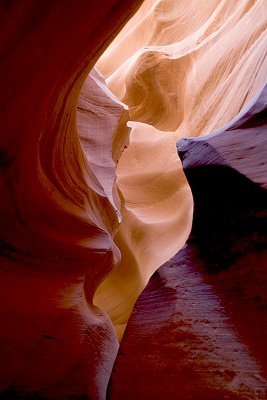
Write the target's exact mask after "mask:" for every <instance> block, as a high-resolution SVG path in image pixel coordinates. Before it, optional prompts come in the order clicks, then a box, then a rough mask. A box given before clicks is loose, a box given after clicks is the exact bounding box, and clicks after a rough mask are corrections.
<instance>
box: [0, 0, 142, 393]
mask: <svg viewBox="0 0 267 400" xmlns="http://www.w3.org/2000/svg"><path fill="white" fill-rule="evenodd" d="M138 4H140V2H138V1H131V2H130V1H126V2H125V1H123V2H122V1H116V0H113V1H112V0H111V1H93V2H89V3H88V1H83V0H81V1H78V2H77V1H72V0H71V1H68V2H67V4H66V2H65V1H61V0H60V1H57V2H56V3H55V2H53V1H45V2H44V1H31V0H30V1H24V2H20V1H15V2H1V5H0V17H1V66H0V70H1V72H0V76H1V107H0V109H1V123H0V126H1V135H0V204H1V205H0V320H1V329H0V393H1V398H2V399H21V398H25V399H29V398H33V399H41V398H45V399H47V398H49V399H64V400H65V399H69V398H72V399H74V398H77V399H82V398H88V396H89V398H90V399H104V398H105V392H106V385H107V382H108V379H109V376H110V371H111V368H112V365H113V361H114V358H115V356H116V352H117V349H118V341H117V338H116V336H115V331H114V328H113V326H112V324H111V321H110V319H109V317H108V316H107V315H106V314H105V312H103V311H101V310H99V309H98V308H97V307H96V306H95V305H93V295H94V292H95V290H96V287H97V286H98V285H99V283H100V282H101V281H102V280H103V279H104V277H105V276H106V275H107V274H108V272H109V271H110V270H111V269H112V268H113V266H114V265H115V263H116V262H117V261H118V258H119V252H118V250H117V248H116V246H115V244H114V242H113V236H114V233H115V232H116V230H117V227H118V222H119V221H118V213H117V212H116V207H118V204H117V203H116V201H117V200H116V199H115V192H114V198H113V195H112V187H113V183H114V176H115V173H114V170H115V163H114V162H113V161H112V154H111V146H112V143H111V138H112V135H113V133H114V132H113V131H114V130H115V128H116V129H117V123H116V121H118V120H119V118H120V116H121V115H122V106H121V105H120V104H119V102H117V100H114V99H113V98H112V96H110V94H109V92H108V90H107V89H105V87H104V83H103V80H102V78H100V77H99V76H98V75H97V73H96V72H92V74H91V76H90V77H88V78H87V76H88V74H89V71H90V70H91V69H92V67H93V65H94V63H95V61H96V59H97V57H99V55H100V53H101V52H103V50H104V48H105V47H106V46H107V45H108V43H109V42H110V41H111V40H112V38H113V37H114V36H115V35H116V33H117V31H118V30H119V28H120V27H121V26H122V25H123V24H124V23H125V22H126V21H127V19H128V18H129V17H130V15H131V14H132V13H133V12H134V10H135V9H136V7H137V6H138ZM86 78H87V79H86ZM85 80H86V82H85V87H84V88H83V90H82V93H81V97H80V99H79V100H78V97H79V94H80V91H81V88H82V85H83V83H84V81H85ZM87 90H89V91H90V93H91V94H89V95H88V94H87V95H86V93H85V91H87ZM88 97H89V98H90V101H91V103H90V101H88ZM94 99H95V100H96V99H98V103H101V102H103V104H102V111H101V113H102V115H103V114H104V113H105V111H104V110H106V112H107V116H108V115H110V114H113V115H112V116H109V118H108V117H107V120H106V122H105V123H104V122H103V118H102V119H101V115H100V113H98V118H97V117H96V111H95V110H96V107H97V104H94V108H93V104H92V102H93V101H94ZM77 103H78V106H79V111H78V114H77ZM89 110H90V112H91V115H88V113H90V112H89ZM92 113H95V114H92ZM101 123H102V124H103V135H104V131H105V134H106V141H105V139H104V136H103V135H102V136H101V135H100V134H99V132H100V129H99V124H100V125H101ZM97 124H98V125H97ZM85 125H86V129H85ZM77 127H78V130H79V133H80V138H79V135H78V130H77ZM93 127H94V128H93ZM91 129H92V131H93V132H92V135H91V138H92V137H94V140H93V139H91V141H92V144H91V146H90V148H91V149H93V148H94V152H98V153H100V154H101V157H102V158H101V160H99V158H97V162H96V155H94V154H92V151H91V152H90V151H89V152H88V153H87V154H85V153H86V148H87V143H88V141H89V140H90V134H88V136H87V134H86V132H85V130H86V131H87V130H91ZM97 134H98V139H99V142H98V143H97V144H96V142H97V136H96V135H97ZM120 146H121V145H120ZM119 148H120V147H119V146H117V149H116V151H117V153H116V151H115V152H114V157H117V156H118V154H119ZM114 159H115V158H114ZM97 163H98V165H96V164H97ZM108 175H109V177H108Z"/></svg>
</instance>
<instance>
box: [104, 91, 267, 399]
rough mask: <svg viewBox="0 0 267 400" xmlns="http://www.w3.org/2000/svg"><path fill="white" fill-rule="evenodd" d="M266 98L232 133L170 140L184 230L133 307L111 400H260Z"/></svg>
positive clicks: (266, 305)
mask: <svg viewBox="0 0 267 400" xmlns="http://www.w3.org/2000/svg"><path fill="white" fill-rule="evenodd" d="M265 94H266V89H264V90H263V92H262V93H261V96H260V98H259V99H258V100H257V102H256V104H254V105H253V106H252V107H251V109H250V110H249V112H248V113H246V114H245V116H247V119H246V118H244V116H242V117H240V120H239V121H235V125H234V126H233V124H232V127H231V132H230V131H223V130H221V131H220V132H219V133H215V134H211V135H210V136H209V137H208V138H201V139H182V140H180V141H178V143H177V148H178V153H179V155H180V157H181V159H182V163H183V168H184V171H185V174H186V177H187V179H188V182H189V184H190V187H191V189H192V193H193V198H194V216H193V227H192V232H191V235H190V237H189V239H188V241H187V244H186V245H185V246H184V248H183V249H182V250H181V251H179V252H178V253H177V254H176V256H175V257H173V258H172V259H171V260H170V261H168V262H167V263H165V264H164V265H163V266H162V267H161V268H159V270H158V271H157V272H156V273H155V274H154V275H153V276H152V278H151V279H150V282H149V284H148V286H147V287H146V289H145V290H144V291H143V293H142V294H141V296H140V298H139V299H138V301H137V303H136V305H135V308H134V311H133V313H132V315H131V317H130V320H129V322H128V326H127V328H126V332H125V335H124V337H123V340H122V342H121V346H120V350H119V355H118V357H117V359H116V362H115V366H114V369H113V373H112V377H111V381H110V385H109V395H110V398H111V399H114V400H115V399H116V398H117V397H118V395H119V394H120V396H122V398H127V399H133V400H134V399H141V398H144V399H151V400H152V399H173V400H174V399H179V398H181V399H194V400H203V399H214V398H217V399H221V400H222V399H240V400H241V399H246V400H251V399H262V400H263V399H266V397H267V381H266V376H267V363H266V360H267V352H266V346H265V342H266V335H267V312H266V311H267V296H266V284H267V269H266V265H267V240H266V239H267V237H266V232H267V210H266V206H267V191H266V189H265V187H266V183H267V174H266V159H267V140H266V125H265V124H266V119H265V118H266V108H265V110H263V109H262V108H261V107H257V106H259V104H260V103H261V102H262V101H263V100H264V101H265V103H266V99H265ZM265 107H266V106H265ZM260 108H261V109H260ZM263 108H264V107H263ZM253 110H255V111H253ZM244 119H246V122H244ZM137 365H138V368H137V367H136V366H137Z"/></svg>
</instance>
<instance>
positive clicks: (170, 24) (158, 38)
mask: <svg viewBox="0 0 267 400" xmlns="http://www.w3.org/2000/svg"><path fill="white" fill-rule="evenodd" d="M200 4H201V6H200ZM266 24H267V14H266V2H265V1H264V0H263V1H262V0H257V1H251V0H240V1H235V2H233V1H229V0H223V1H213V0H212V1H203V2H202V1H201V2H199V1H189V2H188V1H173V0H164V1H163V0H159V1H145V2H144V3H143V5H142V6H141V8H140V9H139V11H138V12H137V13H136V14H135V16H134V17H133V19H132V20H131V21H130V22H129V23H128V24H127V25H126V26H125V27H124V29H123V30H122V31H121V32H120V34H119V35H118V36H117V38H116V39H115V41H114V42H113V43H112V44H111V46H110V47H109V48H108V49H107V50H106V51H105V53H104V54H103V55H102V57H101V58H100V60H99V61H98V62H97V67H98V68H99V69H100V70H101V71H102V73H103V74H104V76H105V78H106V81H107V84H108V87H109V88H110V89H111V91H112V92H113V93H115V94H116V95H117V96H118V97H119V98H120V100H122V101H123V102H125V103H126V104H127V105H128V106H129V116H130V119H131V122H129V123H128V126H130V127H131V128H132V130H131V133H130V139H131V140H130V146H129V147H128V148H127V149H126V150H125V152H124V153H123V154H122V157H121V159H120V162H119V164H118V168H117V176H118V179H117V184H118V188H119V190H120V192H121V198H122V209H121V211H122V215H123V219H122V224H121V225H120V227H119V231H118V235H117V236H116V238H115V241H116V243H117V244H118V246H119V247H120V249H121V254H122V262H121V264H120V265H119V267H118V268H117V269H116V270H114V272H113V273H112V274H111V275H110V276H109V277H108V278H107V279H106V280H105V282H104V283H103V284H102V285H101V286H100V287H99V289H98V290H97V292H96V297H95V301H96V303H97V304H98V305H99V306H100V307H102V308H104V309H106V310H107V311H108V313H109V315H110V316H111V318H112V320H113V322H114V324H115V327H116V330H117V333H118V335H119V337H120V336H121V334H122V332H123V329H124V328H125V323H126V322H127V319H128V317H129V315H130V312H131V309H132V307H133V304H134V301H135V299H136V298H137V296H138V294H139V293H140V292H141V290H142V288H143V287H144V286H145V284H146V283H147V281H148V279H149V277H150V276H151V275H152V273H153V272H154V271H155V270H156V269H157V268H158V267H159V266H160V265H161V264H162V263H164V262H165V261H167V260H168V259H169V258H170V257H172V256H173V255H174V254H175V253H176V252H177V251H178V250H179V249H181V248H182V246H183V245H184V243H185V241H186V239H187V237H188V235H189V232H190V229H191V223H192V209H193V200H192V196H191V192H190V190H189V187H188V184H187V182H186V180H185V178H184V175H183V171H182V167H181V164H180V161H179V160H177V156H176V148H175V143H176V141H177V139H179V138H182V137H196V136H203V135H206V134H209V133H211V132H213V131H215V130H217V129H220V128H222V127H223V126H225V125H226V124H228V123H229V121H231V120H232V119H233V118H235V117H236V116H237V115H238V114H239V112H241V110H244V109H245V108H246V107H247V106H248V104H249V103H250V101H251V100H252V99H253V98H255V96H257V95H258V93H259V91H260V90H261V88H262V86H263V85H264V83H265V81H266V76H267V58H266V42H267V34H266ZM248 27H249V28H248ZM137 121H138V122H137ZM233 157H234V155H233ZM104 293H105V294H106V297H105V295H104ZM111 298H112V299H114V300H112V301H111V300H110V299H111Z"/></svg>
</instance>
